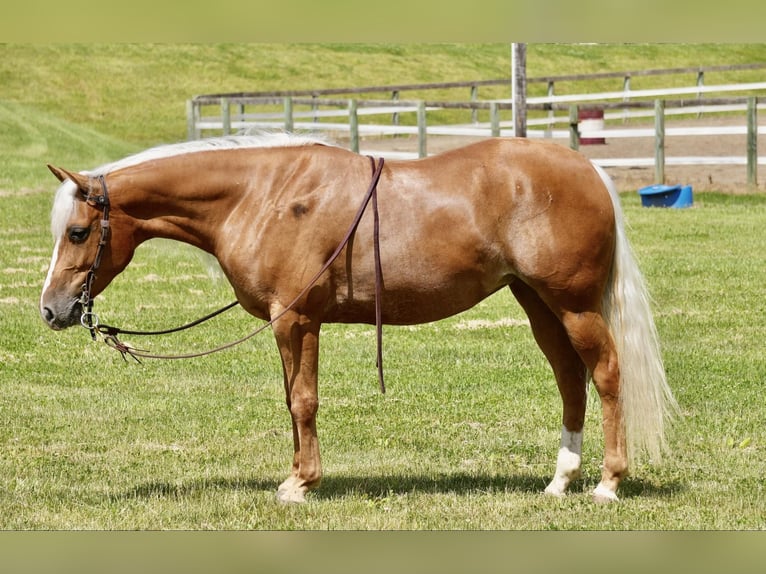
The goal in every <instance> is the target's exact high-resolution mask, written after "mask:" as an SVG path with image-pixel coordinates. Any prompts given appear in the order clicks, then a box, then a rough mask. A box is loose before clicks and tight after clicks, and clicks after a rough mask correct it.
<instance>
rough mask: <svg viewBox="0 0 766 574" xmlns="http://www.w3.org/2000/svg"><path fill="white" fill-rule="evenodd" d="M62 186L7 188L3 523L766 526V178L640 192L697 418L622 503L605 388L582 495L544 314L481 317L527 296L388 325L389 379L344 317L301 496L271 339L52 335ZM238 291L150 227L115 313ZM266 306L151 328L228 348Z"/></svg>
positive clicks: (171, 316)
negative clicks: (47, 196)
mask: <svg viewBox="0 0 766 574" xmlns="http://www.w3.org/2000/svg"><path fill="white" fill-rule="evenodd" d="M39 200H40V196H38V195H34V194H27V195H19V196H15V197H13V198H12V199H11V198H1V199H0V201H2V207H3V210H2V226H1V227H0V229H2V241H3V244H4V245H6V246H9V247H10V249H8V248H7V249H4V251H3V254H2V257H1V259H0V260H1V263H2V264H1V265H0V270H1V271H2V272H1V273H0V285H1V287H0V289H1V290H0V306H2V315H0V317H1V319H0V321H1V323H2V330H1V331H0V332H1V334H0V360H2V365H3V366H2V370H0V384H2V388H3V393H2V397H1V398H0V423H1V424H0V444H2V448H0V527H2V528H5V529H19V528H25V529H26V528H31V529H50V528H54V529H59V528H86V529H93V528H96V529H102V528H107V529H113V528H117V529H125V528H127V529H133V528H139V529H144V528H149V529H156V528H159V529H164V528H181V529H204V528H216V529H221V528H227V529H230V528H258V529H283V528H286V529H292V528H310V529H325V528H330V529H380V528H384V529H387V528H407V529H411V528H429V529H433V528H447V529H453V528H458V529H472V528H489V529H497V528H514V529H516V528H518V529H571V528H585V529H668V528H673V529H729V528H736V529H740V528H763V527H764V526H766V522H765V520H766V518H765V517H764V514H763V508H764V504H765V503H766V495H765V494H766V493H764V489H763V486H762V476H763V474H764V472H765V471H766V464H765V463H764V462H763V461H764V456H763V454H764V448H765V446H764V445H766V431H764V429H766V413H764V410H763V409H762V408H761V405H762V394H761V391H762V385H763V382H764V380H766V363H765V362H764V358H763V354H762V326H761V325H760V323H759V319H758V318H759V317H762V316H763V315H764V311H766V309H765V308H764V307H765V305H766V304H764V300H765V299H764V295H765V293H764V287H763V285H766V265H765V263H766V261H764V259H766V256H764V253H766V245H765V244H764V242H765V241H766V240H764V238H763V234H760V233H756V230H757V229H759V228H760V227H762V225H763V222H764V220H765V219H766V199H764V198H762V197H756V196H744V197H731V196H724V195H717V194H705V195H704V196H702V197H698V198H697V201H696V205H695V207H694V208H692V209H687V210H658V209H652V210H648V209H643V208H641V207H640V206H639V204H638V199H637V197H636V196H635V195H634V194H630V195H625V196H623V201H624V204H625V207H626V212H627V218H628V220H629V221H630V223H631V233H630V234H631V238H632V240H633V242H634V244H635V247H636V250H637V251H638V254H639V257H640V259H641V260H642V262H643V269H644V271H645V273H646V275H647V278H648V280H649V283H650V284H651V287H652V291H653V293H654V297H655V309H656V319H657V322H658V326H659V330H660V335H661V338H662V341H663V349H664V356H665V360H666V365H667V371H668V375H669V379H670V382H671V385H672V387H673V389H674V391H675V393H676V395H677V397H678V400H679V402H680V404H681V407H682V410H683V417H682V419H681V420H680V421H679V422H678V423H677V424H676V426H675V427H674V432H673V434H672V435H671V445H672V448H673V452H674V454H673V456H672V457H670V458H669V459H668V460H667V461H666V462H665V463H664V464H663V465H661V466H658V467H653V466H649V465H642V466H639V467H638V468H636V469H634V476H633V477H632V478H629V479H627V480H626V481H625V482H624V483H623V486H622V488H621V493H620V494H621V496H622V502H621V504H619V505H613V506H606V507H602V506H596V505H593V503H592V502H591V499H590V496H589V491H590V490H592V488H593V487H595V485H596V483H597V481H598V478H599V465H600V462H601V456H602V444H601V431H600V422H599V416H600V407H599V405H598V402H597V401H596V400H595V398H594V397H593V396H591V397H590V399H589V412H588V420H587V428H586V444H585V450H584V456H583V460H584V478H583V479H582V480H580V481H577V482H576V483H575V484H574V485H573V488H572V492H571V494H570V496H568V497H567V498H566V499H564V500H553V499H550V498H548V497H544V496H543V495H542V494H541V490H542V489H543V488H544V486H545V483H546V480H547V479H548V478H549V477H550V475H551V473H552V470H553V466H554V461H555V453H556V449H557V445H558V429H559V417H560V408H561V407H560V400H559V398H558V395H557V392H556V390H555V384H554V383H553V380H552V377H551V375H550V372H549V369H548V366H547V364H546V362H545V360H544V359H543V357H542V354H541V353H540V352H539V350H538V349H537V347H536V346H535V344H534V342H533V340H532V337H531V335H530V333H529V330H528V328H527V327H525V326H523V325H519V326H506V327H498V326H495V327H488V328H484V329H470V328H469V329H467V328H465V327H467V326H468V327H470V326H471V325H472V324H473V323H472V321H476V320H485V321H490V322H494V321H500V320H502V319H507V318H511V319H516V320H519V322H521V320H523V314H522V312H521V310H520V309H519V308H518V306H517V305H516V304H515V303H514V302H513V300H512V297H511V296H510V294H508V293H499V294H497V295H495V296H493V297H492V298H490V299H489V300H487V301H486V302H484V303H482V304H480V305H479V306H477V307H476V308H475V309H473V310H472V311H470V312H468V313H466V314H464V315H461V316H458V317H455V318H452V319H449V320H446V321H443V322H440V323H436V324H432V325H424V326H418V327H413V328H393V327H391V328H386V330H385V337H384V351H385V367H386V373H387V382H388V389H389V390H388V393H387V394H386V395H385V396H381V395H380V394H379V393H378V391H377V384H376V380H375V369H374V335H373V329H372V328H371V327H369V326H356V325H350V326H338V325H328V326H326V328H325V329H324V331H323V338H322V358H321V366H322V370H321V383H320V387H321V407H320V414H319V428H320V438H321V440H322V447H323V462H324V466H325V471H326V476H325V480H324V482H323V485H322V488H321V489H320V490H319V491H317V492H316V493H314V494H312V495H311V496H310V500H309V502H308V504H306V505H304V506H300V507H284V506H281V505H279V504H278V503H276V501H275V498H274V491H275V488H276V486H277V484H278V483H279V482H280V481H281V479H283V478H284V476H285V475H286V472H287V469H288V463H289V456H290V452H291V437H290V432H289V428H290V426H289V418H288V413H287V410H286V408H285V406H284V400H283V397H282V390H281V373H280V369H279V360H278V356H277V352H276V348H275V345H274V343H273V341H272V339H271V336H270V335H269V334H268V333H264V334H263V335H262V336H260V337H259V338H257V339H255V340H253V341H252V342H250V343H247V344H245V345H243V346H242V347H239V348H237V349H235V350H232V351H227V352H225V353H222V354H219V355H215V356H212V357H208V358H205V359H196V360H190V361H180V362H152V361H149V362H147V363H146V364H144V365H143V366H139V365H136V364H134V363H124V362H123V361H122V360H121V359H120V358H119V355H117V354H116V353H114V352H113V351H111V350H109V349H108V348H106V347H105V346H103V345H100V344H94V343H92V342H90V339H89V337H88V335H87V333H86V332H85V331H83V330H82V329H72V330H69V331H65V332H63V333H53V332H50V331H49V330H48V329H47V328H46V327H45V326H44V325H43V323H42V322H41V321H40V319H39V317H38V316H37V309H36V298H37V296H38V292H39V287H40V284H41V282H42V279H43V274H44V268H45V265H46V263H47V256H48V255H49V253H48V251H49V249H50V240H49V239H48V238H47V233H48V232H47V229H46V222H45V221H44V219H40V218H38V217H37V216H36V214H37V211H38V208H39ZM168 269H172V270H173V271H172V272H169V271H168ZM229 299H230V292H229V288H228V287H227V285H226V284H225V283H222V282H220V281H217V280H215V279H211V278H210V276H209V274H208V272H207V270H206V266H205V261H204V260H203V259H202V258H200V256H199V255H198V254H197V253H196V252H193V251H192V250H191V249H189V248H186V247H184V246H180V245H176V244H172V243H168V242H150V243H149V244H147V245H145V246H143V247H142V248H140V249H139V253H138V254H137V257H136V260H135V261H134V262H133V263H132V264H131V266H130V267H129V268H128V269H127V270H126V271H125V272H124V273H123V275H121V276H120V277H119V278H118V279H117V280H116V282H115V283H114V284H113V285H112V286H111V287H110V289H109V290H108V291H107V292H106V293H105V294H104V296H103V297H100V298H99V301H98V304H97V310H98V311H99V312H100V313H102V314H103V317H104V320H105V321H110V322H113V323H116V324H120V325H125V326H139V327H147V328H152V327H156V326H159V325H161V324H175V323H181V322H183V321H185V320H187V319H189V318H193V317H196V316H197V315H199V314H200V313H202V312H203V311H205V310H207V309H210V308H211V307H212V306H213V305H215V304H218V303H223V302H225V301H228V300H229ZM254 324H255V322H254V321H253V320H251V319H249V318H248V317H247V316H245V314H244V313H242V312H241V311H234V312H232V314H231V316H228V317H223V318H221V319H220V320H218V321H217V323H216V324H215V325H213V326H209V327H208V326H206V327H200V328H199V329H198V330H196V331H192V332H191V334H188V335H177V336H173V337H168V338H167V339H166V340H162V341H159V342H152V343H150V345H151V346H152V348H154V349H158V350H163V351H174V350H178V349H187V348H200V349H201V348H206V347H209V346H211V345H214V344H216V343H219V342H223V341H226V340H229V339H231V338H234V337H236V336H238V335H240V334H243V333H245V332H247V331H249V330H250V329H252V327H253V325H254ZM134 343H135V344H136V345H140V344H141V343H144V342H143V341H134Z"/></svg>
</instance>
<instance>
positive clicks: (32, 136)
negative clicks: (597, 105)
mask: <svg viewBox="0 0 766 574" xmlns="http://www.w3.org/2000/svg"><path fill="white" fill-rule="evenodd" d="M765 58H766V44H757V45H752V44H750V45H736V44H724V45H716V44H699V45H683V44H662V45H654V44H646V45H579V44H578V45H573V44H531V45H529V46H528V54H527V69H528V74H529V76H543V75H554V74H565V73H587V72H598V71H607V70H613V71H619V70H637V69H644V68H662V67H682V66H693V65H718V64H738V63H752V62H758V61H764V59H765ZM761 73H762V72H750V73H743V74H742V78H741V79H742V80H748V79H749V80H754V79H760V78H755V77H754V76H757V75H758V74H761ZM508 76H510V46H509V45H507V44H451V45H447V44H426V45H423V44H318V45H311V44H194V45H189V44H106V45H104V44H71V45H2V46H0V128H1V129H0V153H2V156H3V158H4V160H3V163H2V164H1V166H0V190H13V189H18V188H24V187H31V188H36V187H39V186H41V185H46V184H47V183H48V178H49V177H50V176H49V174H48V173H47V170H46V169H45V163H47V162H55V163H59V164H67V165H70V166H72V167H74V168H85V167H91V166H93V165H96V164H98V163H102V162H104V161H106V160H110V159H114V158H115V157H117V156H121V155H124V154H125V153H128V152H130V151H134V150H137V149H142V148H145V147H148V146H150V145H154V144H157V143H164V142H171V141H178V140H182V139H184V138H185V137H186V126H185V102H186V100H187V99H189V98H190V97H192V96H194V95H197V94H203V93H211V92H227V91H254V90H269V89H301V88H329V87H345V86H354V85H356V86H360V85H372V84H393V83H417V82H440V81H457V80H471V79H490V78H501V77H508ZM642 81H646V82H649V81H657V80H656V79H646V80H642ZM664 81H665V82H667V79H665V80H664ZM711 81H712V80H711Z"/></svg>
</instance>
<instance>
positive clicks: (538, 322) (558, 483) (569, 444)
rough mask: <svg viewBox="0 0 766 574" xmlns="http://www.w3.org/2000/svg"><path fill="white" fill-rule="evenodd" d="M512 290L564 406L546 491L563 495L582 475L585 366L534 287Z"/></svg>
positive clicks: (516, 285) (521, 285)
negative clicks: (553, 473)
mask: <svg viewBox="0 0 766 574" xmlns="http://www.w3.org/2000/svg"><path fill="white" fill-rule="evenodd" d="M511 291H513V294H514V296H515V297H516V299H517V300H518V301H519V303H520V304H521V306H522V307H523V308H524V311H525V312H526V314H527V316H528V317H529V322H530V325H531V327H532V333H533V334H534V337H535V340H536V341H537V344H538V345H539V346H540V349H542V351H543V353H544V354H545V356H546V357H547V359H548V362H549V363H550V364H551V367H552V368H553V373H554V375H555V377H556V383H557V384H558V388H559V392H560V394H561V398H562V401H563V403H564V412H563V421H562V427H561V445H560V447H559V453H558V458H557V460H556V473H555V475H554V477H553V480H551V482H550V484H548V486H547V487H546V488H545V492H546V493H547V494H552V495H554V496H563V495H564V494H565V492H566V489H567V487H568V486H569V484H570V483H571V482H572V481H573V480H575V479H577V478H578V477H579V476H580V465H581V453H582V433H583V425H584V422H585V405H586V379H587V372H586V369H585V364H584V363H583V361H582V359H581V358H580V356H579V354H578V353H577V351H576V350H575V349H574V347H573V346H572V343H571V342H570V340H569V336H568V335H567V332H566V330H565V329H564V326H563V325H562V324H561V321H559V319H558V317H556V315H555V314H554V313H553V312H552V311H551V310H550V308H549V307H548V306H547V305H546V304H545V303H544V302H543V300H542V299H540V297H539V296H538V295H537V293H536V292H535V291H534V290H533V289H532V288H531V287H529V286H528V285H527V284H525V283H522V282H521V281H515V282H514V283H512V284H511Z"/></svg>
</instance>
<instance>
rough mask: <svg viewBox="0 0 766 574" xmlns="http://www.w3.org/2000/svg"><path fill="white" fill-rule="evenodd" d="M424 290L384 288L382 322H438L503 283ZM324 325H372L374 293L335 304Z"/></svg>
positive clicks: (448, 285) (471, 283)
mask: <svg viewBox="0 0 766 574" xmlns="http://www.w3.org/2000/svg"><path fill="white" fill-rule="evenodd" d="M424 283H426V286H425V288H424V287H423V286H421V287H420V288H414V287H412V288H403V287H402V288H391V287H388V286H387V287H386V288H385V289H384V290H383V293H382V296H381V313H382V319H383V323H385V324H387V325H416V324H420V323H430V322H432V321H438V320H440V319H444V318H446V317H450V316H452V315H456V314H458V313H461V312H463V311H466V310H467V309H470V308H471V307H473V306H474V305H476V304H477V303H479V302H480V301H481V300H483V299H485V298H486V297H488V296H489V295H491V294H492V293H494V292H495V291H497V290H498V289H500V288H501V287H502V286H503V285H504V284H506V283H507V282H505V283H504V282H498V283H497V284H495V283H493V284H492V285H491V286H487V285H485V284H483V283H482V282H480V281H465V280H464V281H454V282H447V283H445V284H442V285H438V286H434V285H427V282H424ZM325 320H326V321H327V322H336V323H369V324H374V323H375V299H374V294H372V295H371V296H369V297H364V298H363V299H359V298H353V299H348V298H346V299H344V300H342V301H338V304H337V305H335V306H334V307H333V308H332V309H331V310H330V312H329V313H328V316H327V317H326V318H325Z"/></svg>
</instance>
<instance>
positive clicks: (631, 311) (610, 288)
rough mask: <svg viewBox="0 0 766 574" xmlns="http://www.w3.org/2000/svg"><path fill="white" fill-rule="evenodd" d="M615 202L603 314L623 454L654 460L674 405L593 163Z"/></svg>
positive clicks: (638, 285) (627, 250)
mask: <svg viewBox="0 0 766 574" xmlns="http://www.w3.org/2000/svg"><path fill="white" fill-rule="evenodd" d="M595 167H596V170H597V171H598V173H599V175H600V176H601V179H602V180H603V181H604V184H605V185H606V187H607V189H608V190H609V194H610V196H611V198H612V203H613V205H614V217H615V227H616V232H617V238H616V245H615V254H614V262H613V265H612V273H611V276H610V279H609V282H608V284H607V288H606V290H605V292H604V299H603V312H604V318H605V319H606V321H607V324H608V325H609V329H610V331H611V332H612V337H614V340H615V344H616V346H617V357H618V360H619V362H620V404H621V406H622V414H623V426H624V432H625V438H626V441H627V448H628V458H629V460H630V461H631V463H632V462H634V461H635V460H636V458H637V456H638V454H639V453H640V452H646V453H647V454H648V455H649V457H650V459H654V460H659V459H660V458H661V455H662V452H663V451H664V450H666V448H667V443H666V439H665V427H666V423H667V422H668V421H669V420H670V419H671V418H672V417H673V416H674V415H675V414H677V412H678V404H677V403H676V400H675V398H674V397H673V394H672V392H671V390H670V387H669V386H668V383H667V380H666V378H665V368H664V366H663V364H662V356H661V354H660V345H659V339H658V336H657V329H656V327H655V325H654V319H653V318H652V311H651V307H650V298H649V292H648V290H647V288H646V283H645V282H644V278H643V276H642V275H641V271H640V270H639V268H638V264H637V263H636V260H635V257H634V255H633V250H632V248H631V246H630V243H629V242H628V238H627V236H626V235H625V221H624V218H623V214H622V207H621V206H620V198H619V195H618V194H617V190H616V189H615V187H614V183H612V180H611V178H610V177H609V176H608V175H607V174H606V172H604V170H603V169H601V168H599V167H598V166H595Z"/></svg>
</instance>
